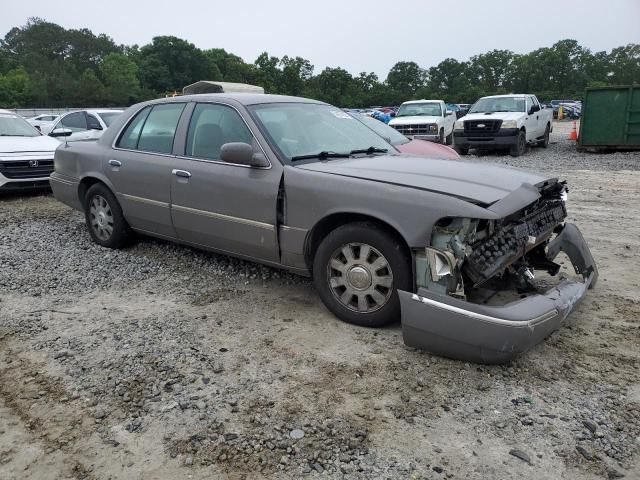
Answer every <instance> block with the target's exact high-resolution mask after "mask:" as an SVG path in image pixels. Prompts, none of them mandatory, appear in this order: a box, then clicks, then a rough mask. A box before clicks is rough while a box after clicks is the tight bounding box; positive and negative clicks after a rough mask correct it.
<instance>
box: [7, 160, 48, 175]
mask: <svg viewBox="0 0 640 480" xmlns="http://www.w3.org/2000/svg"><path fill="white" fill-rule="evenodd" d="M52 172H53V160H14V161H7V162H0V173H1V174H2V175H4V176H5V177H7V178H41V177H48V176H49V175H51V173H52Z"/></svg>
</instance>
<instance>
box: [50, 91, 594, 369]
mask: <svg viewBox="0 0 640 480" xmlns="http://www.w3.org/2000/svg"><path fill="white" fill-rule="evenodd" d="M51 187H52V189H53V192H54V195H55V196H56V198H58V199H59V200H60V201H62V202H64V203H66V204H68V205H69V206H72V207H74V208H77V209H79V210H81V211H83V212H84V214H85V217H86V222H87V228H88V231H89V234H90V235H91V237H92V239H93V240H94V241H95V242H96V243H98V244H100V245H102V246H104V247H108V248H120V247H123V246H125V245H126V244H127V243H129V242H130V241H132V239H133V238H134V234H135V233H137V234H143V235H150V236H155V237H159V238H163V239H168V240H172V241H175V242H179V243H183V244H186V245H192V246H195V247H198V248H203V249H207V250H211V251H216V252H220V253H223V254H228V255H234V256H236V257H240V258H244V259H248V260H253V261H258V262H262V263H264V264H267V265H271V266H274V267H278V268H285V269H287V270H290V271H292V272H295V273H298V274H301V275H311V276H313V279H314V284H315V286H316V289H317V291H318V293H319V295H320V297H321V298H322V300H323V302H324V303H325V305H326V306H327V308H328V309H329V310H330V311H331V312H333V313H334V314H335V315H336V316H337V317H339V318H340V319H342V320H345V321H347V322H350V323H354V324H357V325H363V326H370V327H377V326H382V325H386V324H388V323H391V322H394V321H398V320H401V321H402V329H403V335H404V340H405V343H407V344H408V345H410V346H414V347H418V348H422V349H426V350H429V351H431V352H434V353H437V354H440V355H445V356H449V357H455V358H461V359H467V360H472V361H478V362H503V361H508V360H509V359H511V358H513V357H514V356H515V355H517V354H519V353H521V352H524V351H525V350H526V349H527V348H529V347H531V346H532V345H534V344H536V343H538V342H540V341H541V340H543V339H544V338H545V337H546V336H547V335H548V334H549V333H551V332H552V331H553V330H554V329H556V328H557V327H558V326H559V325H560V324H561V323H562V321H563V320H564V319H565V318H566V316H567V315H568V314H569V313H570V312H571V310H572V309H573V308H574V306H575V305H576V303H577V302H578V301H579V300H580V299H581V298H582V297H583V296H584V294H585V292H586V290H587V288H589V287H592V286H593V285H595V282H596V280H597V276H598V273H597V269H596V265H595V262H594V261H593V258H592V256H591V254H590V252H589V249H588V247H587V245H586V244H585V242H584V239H583V238H582V235H581V234H580V232H579V231H578V229H577V228H576V227H575V226H574V225H571V224H567V223H565V218H566V216H567V212H566V197H567V189H566V186H565V184H564V183H562V182H559V181H558V180H557V179H554V178H548V177H546V176H544V175H540V174H535V173H530V172H526V171H522V170H518V169H513V168H508V167H502V166H497V165H490V164H480V163H474V162H464V161H458V160H443V159H430V158H421V157H416V156H411V155H407V154H402V153H400V152H398V151H397V150H396V149H395V148H394V147H393V146H392V145H391V144H389V143H388V142H387V141H386V139H384V138H382V137H380V136H378V135H377V134H376V133H375V132H373V131H372V130H370V129H369V128H368V127H366V126H365V125H364V124H362V123H360V122H358V121H357V120H354V119H353V118H352V117H351V116H349V115H347V114H345V113H344V112H342V111H341V110H339V109H337V108H335V107H332V106H331V105H327V104H325V103H322V102H317V101H313V100H307V99H302V98H295V97H281V96H275V95H253V94H245V95H240V94H236V95H234V94H211V95H196V96H183V97H179V98H172V99H162V100H156V101H151V102H147V103H142V104H138V105H134V106H133V107H131V108H130V109H129V110H127V111H126V112H125V113H124V114H123V115H122V116H121V117H119V118H118V119H117V120H116V121H114V123H113V124H112V125H111V126H110V127H109V129H108V130H107V131H106V132H105V133H104V135H103V136H102V137H101V138H100V139H99V140H98V141H97V142H76V143H75V144H71V143H70V144H68V145H64V146H61V147H60V148H59V149H58V150H57V151H56V156H55V172H54V173H53V175H52V176H51ZM560 252H562V254H563V255H566V256H567V257H568V259H569V261H570V262H571V263H572V264H573V267H574V269H575V272H576V274H577V278H569V277H568V275H566V273H560V271H561V268H560V264H559V263H558V261H557V257H558V255H559V254H560Z"/></svg>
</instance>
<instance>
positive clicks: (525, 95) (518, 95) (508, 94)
mask: <svg viewBox="0 0 640 480" xmlns="http://www.w3.org/2000/svg"><path fill="white" fill-rule="evenodd" d="M529 95H532V94H531V93H507V94H505V95H488V96H486V97H482V98H511V97H528V96H529Z"/></svg>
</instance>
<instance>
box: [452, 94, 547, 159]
mask: <svg viewBox="0 0 640 480" xmlns="http://www.w3.org/2000/svg"><path fill="white" fill-rule="evenodd" d="M552 130H553V111H552V110H551V109H547V108H543V107H542V105H541V104H540V102H539V101H538V99H537V98H536V96H535V95H528V94H527V95H524V94H522V95H494V96H491V97H483V98H481V99H480V100H478V101H477V102H476V103H475V104H474V105H473V106H472V107H471V108H470V109H469V113H467V115H465V116H464V117H462V118H461V119H460V120H458V121H457V122H456V123H455V128H454V131H453V137H454V141H455V149H456V151H457V152H458V153H459V154H460V155H466V154H467V153H469V149H470V148H476V149H479V150H489V149H501V148H502V149H508V150H509V153H510V154H511V155H512V156H514V157H517V156H520V155H522V154H524V153H525V151H526V149H527V145H539V146H541V147H544V148H546V147H547V145H549V134H550V133H551V131H552Z"/></svg>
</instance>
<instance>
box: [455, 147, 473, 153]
mask: <svg viewBox="0 0 640 480" xmlns="http://www.w3.org/2000/svg"><path fill="white" fill-rule="evenodd" d="M453 149H454V150H455V151H456V152H457V153H458V155H469V147H453Z"/></svg>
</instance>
